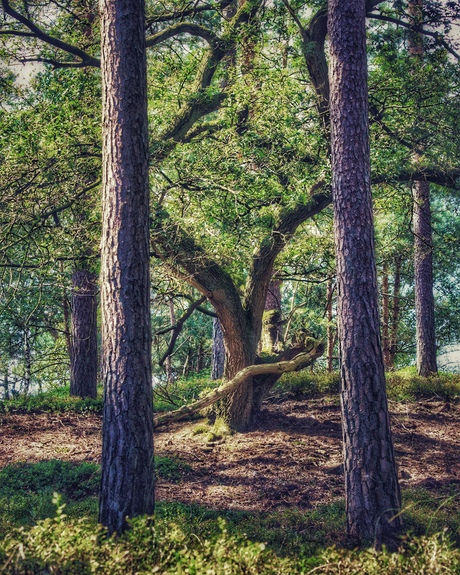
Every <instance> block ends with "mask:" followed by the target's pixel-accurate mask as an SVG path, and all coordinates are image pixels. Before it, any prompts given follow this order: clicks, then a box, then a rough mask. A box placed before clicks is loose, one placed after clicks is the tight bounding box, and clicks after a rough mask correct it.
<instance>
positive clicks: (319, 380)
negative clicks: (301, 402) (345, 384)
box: [273, 371, 340, 399]
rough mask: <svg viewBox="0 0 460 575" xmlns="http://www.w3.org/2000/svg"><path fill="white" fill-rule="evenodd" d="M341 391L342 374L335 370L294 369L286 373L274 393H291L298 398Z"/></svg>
mask: <svg viewBox="0 0 460 575" xmlns="http://www.w3.org/2000/svg"><path fill="white" fill-rule="evenodd" d="M339 391H340V374H339V373H338V372H337V371H334V372H331V373H329V372H327V371H321V372H317V373H315V372H310V371H292V372H290V373H284V374H283V375H282V376H281V377H280V379H279V380H278V381H277V383H276V385H275V387H274V388H273V393H274V394H283V393H288V394H291V395H292V396H293V397H295V398H296V399H310V398H314V397H317V396H318V395H321V394H325V393H327V394H336V393H339Z"/></svg>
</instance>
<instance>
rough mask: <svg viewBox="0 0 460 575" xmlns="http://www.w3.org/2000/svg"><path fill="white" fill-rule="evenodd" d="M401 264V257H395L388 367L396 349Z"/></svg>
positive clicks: (393, 358)
mask: <svg viewBox="0 0 460 575" xmlns="http://www.w3.org/2000/svg"><path fill="white" fill-rule="evenodd" d="M401 265H402V257H401V256H397V257H396V258H395V272H394V281H393V307H392V313H391V334H390V359H389V367H390V368H393V367H394V364H395V356H396V351H397V349H398V329H399V312H400V308H401V306H400V303H399V300H400V292H401Z"/></svg>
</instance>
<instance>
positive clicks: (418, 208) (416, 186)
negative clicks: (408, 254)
mask: <svg viewBox="0 0 460 575" xmlns="http://www.w3.org/2000/svg"><path fill="white" fill-rule="evenodd" d="M408 9H409V17H410V20H411V23H412V24H414V25H416V26H420V25H421V23H423V0H410V1H409V5H408ZM409 53H410V54H411V56H412V57H413V59H414V62H418V61H419V60H420V58H421V57H423V55H424V47H423V35H422V33H421V32H420V31H417V30H413V31H410V33H409ZM421 159H422V155H421V154H415V156H414V160H415V161H416V162H419V161H420V160H421ZM412 193H413V198H414V214H413V221H414V281H415V321H416V335H415V337H416V344H417V355H416V363H417V372H418V374H419V375H421V376H423V377H428V376H430V375H433V374H434V373H437V371H438V367H437V363H436V333H435V325H434V295H433V242H432V234H431V206H430V184H429V183H428V182H427V181H426V180H425V179H424V178H421V179H417V180H415V181H414V182H413V185H412Z"/></svg>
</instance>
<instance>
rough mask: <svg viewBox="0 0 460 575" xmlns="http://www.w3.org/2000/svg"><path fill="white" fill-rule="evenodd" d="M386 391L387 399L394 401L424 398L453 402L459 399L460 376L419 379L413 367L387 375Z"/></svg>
mask: <svg viewBox="0 0 460 575" xmlns="http://www.w3.org/2000/svg"><path fill="white" fill-rule="evenodd" d="M387 390H388V397H389V398H390V399H393V400H394V401H416V400H417V399H421V398H426V397H429V398H431V397H435V398H439V399H440V400H444V401H453V400H455V399H457V398H458V397H460V374H458V373H439V374H437V375H435V376H433V377H421V376H419V375H417V372H416V370H415V368H414V367H408V368H405V369H400V370H398V371H395V372H393V373H391V372H390V373H387Z"/></svg>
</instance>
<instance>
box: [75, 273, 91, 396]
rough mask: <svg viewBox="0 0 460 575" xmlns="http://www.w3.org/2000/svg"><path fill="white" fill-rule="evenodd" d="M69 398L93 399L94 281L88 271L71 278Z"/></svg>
mask: <svg viewBox="0 0 460 575" xmlns="http://www.w3.org/2000/svg"><path fill="white" fill-rule="evenodd" d="M71 310H72V313H71V318H72V337H71V353H70V395H74V396H78V397H92V398H95V397H96V395H97V368H98V365H97V364H98V355H97V278H96V275H95V274H94V273H92V272H91V271H90V270H88V269H80V270H75V271H74V273H73V274H72V307H71Z"/></svg>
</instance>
